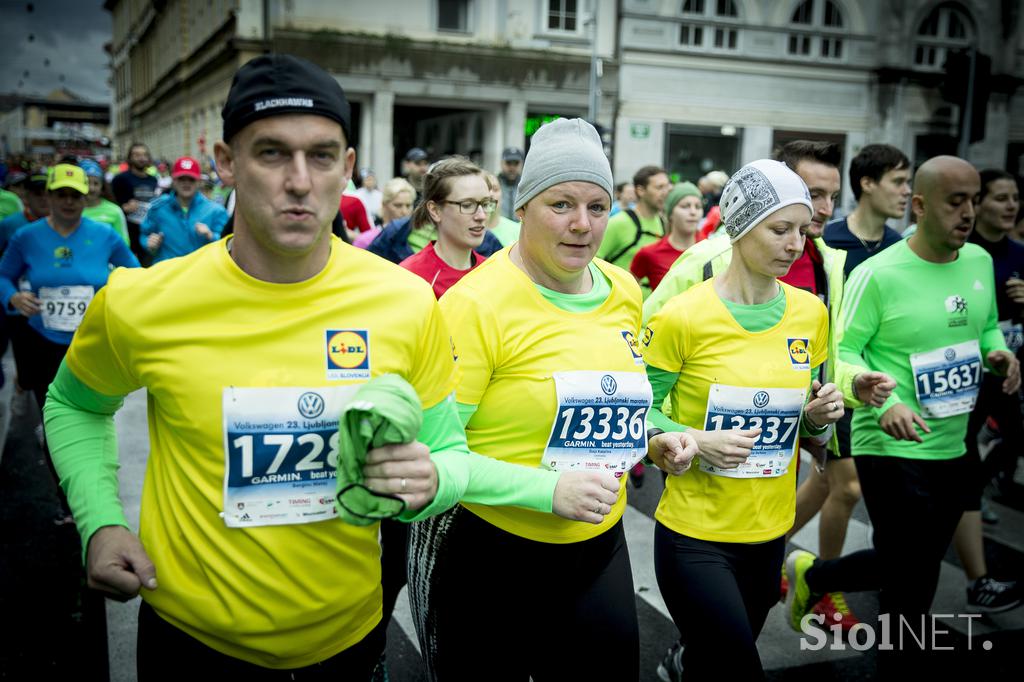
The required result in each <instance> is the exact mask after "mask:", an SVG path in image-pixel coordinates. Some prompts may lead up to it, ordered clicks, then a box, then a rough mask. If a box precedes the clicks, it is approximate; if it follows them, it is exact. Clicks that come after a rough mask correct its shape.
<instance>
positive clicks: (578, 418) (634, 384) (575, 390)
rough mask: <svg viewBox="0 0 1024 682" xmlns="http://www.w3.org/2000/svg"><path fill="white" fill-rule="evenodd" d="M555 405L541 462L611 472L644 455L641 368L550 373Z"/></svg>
mask: <svg viewBox="0 0 1024 682" xmlns="http://www.w3.org/2000/svg"><path fill="white" fill-rule="evenodd" d="M553 378H554V380H555V394H556V396H557V398H558V410H557V412H556V414H555V420H554V424H552V426H551V435H550V436H549V437H548V445H547V447H546V448H544V455H543V457H542V458H541V464H542V465H543V466H545V467H547V468H549V469H554V470H556V471H577V470H590V471H593V470H602V471H610V472H612V473H614V474H615V476H616V477H620V476H622V475H623V474H624V473H625V472H627V471H629V470H630V469H631V468H632V467H633V465H634V464H636V463H637V462H638V461H640V460H641V459H643V458H644V456H645V455H646V454H647V411H648V410H650V409H651V400H652V399H653V396H652V394H651V385H650V384H649V383H648V382H647V376H646V375H645V374H643V373H642V372H592V371H578V372H555V373H554V375H553Z"/></svg>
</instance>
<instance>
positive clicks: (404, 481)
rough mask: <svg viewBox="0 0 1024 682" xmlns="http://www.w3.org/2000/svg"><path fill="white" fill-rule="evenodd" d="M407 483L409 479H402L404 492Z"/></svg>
mask: <svg viewBox="0 0 1024 682" xmlns="http://www.w3.org/2000/svg"><path fill="white" fill-rule="evenodd" d="M407 483H408V481H406V480H405V479H404V478H403V479H402V492H403V493H404V492H405V487H406V484H407Z"/></svg>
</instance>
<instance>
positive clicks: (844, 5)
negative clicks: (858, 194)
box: [614, 0, 1024, 210]
mask: <svg viewBox="0 0 1024 682" xmlns="http://www.w3.org/2000/svg"><path fill="white" fill-rule="evenodd" d="M1022 13H1024V2H1021V1H1020V0H1009V1H1005V2H986V1H984V0H977V1H964V2H937V1H935V0H903V1H900V2H894V1H890V0H857V1H856V2H854V1H853V0H623V2H622V12H621V16H620V23H619V26H620V40H619V44H620V49H619V53H618V59H619V63H620V69H619V73H620V83H619V95H620V98H621V102H620V106H619V109H618V116H617V118H616V125H615V157H614V162H615V174H616V177H617V178H625V177H628V176H629V174H630V173H632V172H633V170H635V169H636V168H638V167H639V166H641V165H643V164H644V163H649V162H651V161H652V160H661V161H662V162H663V163H664V165H665V166H666V167H667V168H669V169H670V170H671V171H673V172H674V173H678V174H679V176H680V177H682V178H685V179H695V178H697V177H699V176H700V175H702V174H704V173H706V172H707V171H709V170H711V169H713V168H721V169H723V170H725V171H727V172H731V171H733V170H735V169H736V168H737V167H739V166H740V165H742V164H743V163H746V162H748V161H751V160H753V159H756V158H763V157H766V156H768V155H770V154H771V152H772V150H773V149H774V148H775V147H776V146H777V145H779V144H780V143H784V142H786V141H788V140H791V139H796V138H803V137H810V138H814V139H828V140H833V141H835V142H838V143H840V144H841V145H842V146H843V149H844V155H843V156H844V160H845V161H846V162H847V163H848V162H849V159H850V158H852V157H853V156H854V155H855V154H856V153H857V152H858V151H859V150H860V148H861V147H863V146H864V145H865V144H869V143H875V142H883V143H888V144H892V145H895V146H897V147H899V148H900V149H902V150H904V152H905V153H906V154H907V156H908V157H910V158H911V159H912V161H913V162H914V165H915V166H916V165H919V164H920V163H921V162H923V161H924V160H925V159H927V158H929V157H931V156H934V155H936V154H943V153H952V154H956V153H957V149H958V142H959V139H960V135H959V129H958V126H959V121H960V107H958V106H957V105H955V104H952V103H951V102H950V101H947V100H946V99H944V97H943V85H944V83H945V81H946V80H947V79H946V74H945V70H944V64H945V61H946V57H947V55H949V54H950V53H952V52H954V51H955V50H958V49H966V48H969V47H971V46H973V47H974V48H975V49H976V50H977V51H978V52H980V53H981V54H982V55H985V56H988V57H990V58H991V74H992V76H991V78H990V79H989V81H988V85H989V87H990V91H991V92H990V95H989V98H988V103H987V108H986V110H985V111H981V112H977V113H976V114H975V115H982V116H985V123H986V125H985V136H984V138H983V139H981V140H980V141H978V142H977V143H975V144H972V145H970V147H969V150H968V153H967V158H968V159H969V160H970V161H972V162H973V163H975V164H976V165H977V166H978V167H990V166H994V167H999V168H1009V169H1010V170H1011V171H1016V172H1020V171H1021V170H1024V168H1022V166H1021V162H1020V160H1019V157H1020V155H1021V153H1022V151H1024V147H1022V145H1021V143H1022V142H1024V96H1022V95H1024V91H1021V90H1020V89H1019V86H1020V84H1021V83H1022V77H1024V30H1022V26H1021V22H1022V21H1024V16H1022ZM843 177H844V185H845V184H846V183H845V178H846V173H845V172H844V173H843ZM852 202H853V199H852V193H851V192H850V191H849V188H848V187H844V192H843V201H842V207H843V209H845V210H850V209H852Z"/></svg>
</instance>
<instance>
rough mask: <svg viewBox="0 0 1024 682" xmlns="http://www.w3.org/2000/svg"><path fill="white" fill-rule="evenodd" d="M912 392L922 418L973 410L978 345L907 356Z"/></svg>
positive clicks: (978, 371)
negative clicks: (908, 358)
mask: <svg viewBox="0 0 1024 682" xmlns="http://www.w3.org/2000/svg"><path fill="white" fill-rule="evenodd" d="M910 367H911V369H912V370H913V372H914V389H915V390H916V391H917V402H918V404H920V405H921V416H923V417H952V416H955V415H958V414H965V413H967V412H970V411H971V410H973V409H974V404H975V403H976V402H977V401H978V387H979V385H980V383H981V371H982V365H981V351H980V350H979V348H978V342H977V341H965V342H964V343H959V344H957V345H955V346H948V347H946V348H936V349H935V350H930V351H927V352H925V353H914V354H913V355H911V356H910Z"/></svg>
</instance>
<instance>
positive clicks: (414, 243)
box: [408, 223, 437, 253]
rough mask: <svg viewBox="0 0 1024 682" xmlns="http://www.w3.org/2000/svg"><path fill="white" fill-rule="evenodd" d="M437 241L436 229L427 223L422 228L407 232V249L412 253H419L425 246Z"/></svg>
mask: <svg viewBox="0 0 1024 682" xmlns="http://www.w3.org/2000/svg"><path fill="white" fill-rule="evenodd" d="M436 239H437V228H436V227H434V226H433V225H431V224H430V223H427V224H426V225H424V226H422V227H417V228H414V229H413V230H411V231H410V232H409V242H408V243H409V248H410V249H412V252H413V253H419V252H420V251H422V250H423V249H424V247H426V245H427V244H429V243H430V242H432V241H434V240H436Z"/></svg>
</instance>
